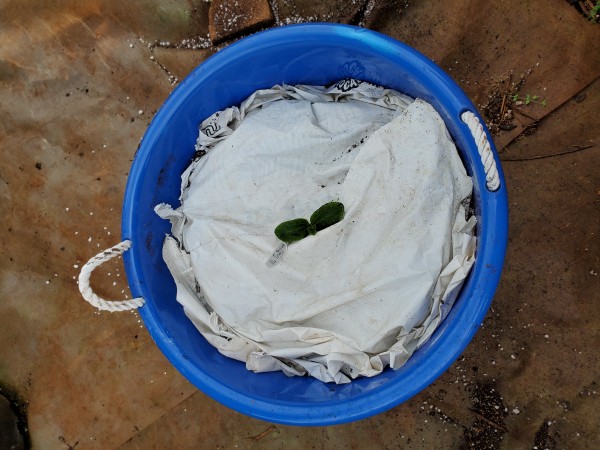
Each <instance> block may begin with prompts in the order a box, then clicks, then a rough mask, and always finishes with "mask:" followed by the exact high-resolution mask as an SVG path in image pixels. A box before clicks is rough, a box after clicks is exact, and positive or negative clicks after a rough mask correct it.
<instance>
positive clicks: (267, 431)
mask: <svg viewBox="0 0 600 450" xmlns="http://www.w3.org/2000/svg"><path fill="white" fill-rule="evenodd" d="M275 429H276V427H274V426H272V427H269V428H267V429H266V430H265V431H263V432H262V433H260V434H259V435H257V436H251V437H247V438H245V439H246V440H247V441H260V440H261V439H262V438H264V437H265V436H266V435H267V434H269V433H270V432H271V431H275Z"/></svg>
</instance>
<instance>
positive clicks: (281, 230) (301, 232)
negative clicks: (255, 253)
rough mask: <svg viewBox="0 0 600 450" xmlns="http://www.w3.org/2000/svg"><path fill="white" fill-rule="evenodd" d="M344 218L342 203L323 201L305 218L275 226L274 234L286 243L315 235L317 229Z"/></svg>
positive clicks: (322, 228)
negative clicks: (307, 218)
mask: <svg viewBox="0 0 600 450" xmlns="http://www.w3.org/2000/svg"><path fill="white" fill-rule="evenodd" d="M343 218H344V205H343V204H342V203H340V202H329V203H325V204H324V205H323V206H321V207H320V208H319V209H317V210H316V211H315V212H314V213H312V215H311V216H310V222H309V221H308V220H306V219H293V220H288V221H286V222H283V223H280V224H279V225H277V227H275V236H277V237H278V238H279V239H280V240H282V241H283V242H285V243H286V244H291V243H292V242H296V241H299V240H301V239H304V238H305V237H306V236H308V235H309V234H310V235H315V234H316V233H317V232H318V231H321V230H324V229H325V228H328V227H330V226H332V225H335V224H336V223H338V222H339V221H341V220H342V219H343Z"/></svg>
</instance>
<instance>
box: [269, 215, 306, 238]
mask: <svg viewBox="0 0 600 450" xmlns="http://www.w3.org/2000/svg"><path fill="white" fill-rule="evenodd" d="M309 228H310V223H308V220H306V219H293V220H288V221H287V222H283V223H280V224H279V225H277V227H275V236H277V237H278V238H279V239H281V240H282V241H283V242H285V243H286V244H291V243H292V242H296V241H299V240H300V239H304V238H305V237H306V236H308V234H309Z"/></svg>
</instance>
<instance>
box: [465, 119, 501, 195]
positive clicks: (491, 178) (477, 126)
mask: <svg viewBox="0 0 600 450" xmlns="http://www.w3.org/2000/svg"><path fill="white" fill-rule="evenodd" d="M460 118H461V119H462V121H463V122H464V123H466V124H467V126H468V127H469V130H470V131H471V134H472V135H473V139H475V144H477V150H479V157H480V158H481V162H482V163H483V168H484V170H485V179H486V181H487V188H488V189H489V190H490V191H496V190H498V188H499V187H500V175H499V174H498V168H497V167H496V160H495V159H494V153H493V152H492V148H491V146H490V143H489V141H488V138H487V135H486V134H485V131H483V126H482V125H481V123H479V119H478V118H477V116H476V115H475V114H473V113H472V112H471V111H465V112H464V113H462V115H461V116H460Z"/></svg>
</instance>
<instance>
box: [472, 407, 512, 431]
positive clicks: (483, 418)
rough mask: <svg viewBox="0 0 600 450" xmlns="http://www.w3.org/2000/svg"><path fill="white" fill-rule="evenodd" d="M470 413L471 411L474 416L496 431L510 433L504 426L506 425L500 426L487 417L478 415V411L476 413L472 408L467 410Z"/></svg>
mask: <svg viewBox="0 0 600 450" xmlns="http://www.w3.org/2000/svg"><path fill="white" fill-rule="evenodd" d="M467 409H468V410H469V411H471V412H472V413H473V414H475V415H476V416H477V417H478V418H479V419H481V420H483V421H484V422H485V423H487V424H488V425H490V426H492V427H494V428H495V429H496V430H498V431H502V432H504V433H506V432H507V431H508V429H507V428H506V427H505V426H504V425H500V424H497V423H496V422H494V421H493V420H490V419H488V418H487V417H485V416H483V415H481V414H480V413H478V412H477V411H475V410H474V409H471V408H467Z"/></svg>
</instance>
